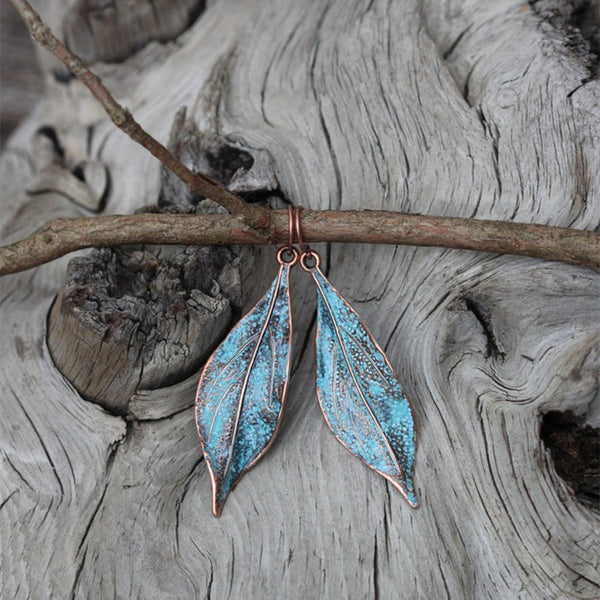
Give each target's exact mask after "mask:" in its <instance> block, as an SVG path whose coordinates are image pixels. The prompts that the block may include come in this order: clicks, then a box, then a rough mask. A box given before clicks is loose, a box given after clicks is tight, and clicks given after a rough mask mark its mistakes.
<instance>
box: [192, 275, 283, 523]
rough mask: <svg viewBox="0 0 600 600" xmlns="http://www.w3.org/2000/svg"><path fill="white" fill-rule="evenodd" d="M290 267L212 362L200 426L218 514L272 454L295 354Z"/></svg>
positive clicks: (202, 389)
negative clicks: (251, 471) (245, 476)
mask: <svg viewBox="0 0 600 600" xmlns="http://www.w3.org/2000/svg"><path fill="white" fill-rule="evenodd" d="M289 271H290V267H289V266H288V265H283V266H282V267H281V268H280V270H279V273H278V276H277V278H276V279H275V281H274V282H273V284H272V285H271V287H270V288H269V290H268V291H267V293H266V294H265V296H264V297H263V298H262V299H261V300H260V301H259V302H258V303H257V304H256V306H255V307H254V308H253V309H252V310H251V311H250V312H249V313H248V314H247V315H246V316H245V317H244V318H243V319H241V320H240V321H239V323H238V324H237V325H236V326H235V327H234V328H233V329H232V331H231V332H230V333H229V335H228V336H227V338H226V339H225V340H224V341H223V342H222V343H221V345H220V346H219V347H218V348H217V349H216V350H215V352H214V353H213V355H212V356H211V357H210V359H209V360H208V362H207V364H206V366H205V368H204V371H203V373H202V377H201V378H200V383H199V385H198V393H197V395H196V424H197V427H198V434H199V435H200V441H201V443H202V448H203V451H204V456H205V458H206V461H207V463H208V466H209V468H210V471H211V476H212V481H213V512H214V513H215V515H217V516H218V515H219V514H220V512H221V509H222V508H223V504H224V503H225V499H226V498H227V494H228V493H229V492H230V491H231V490H232V489H233V487H234V486H235V484H236V483H237V481H238V480H239V479H240V478H241V477H242V475H243V474H244V473H245V472H246V471H247V470H248V469H250V468H251V467H252V466H253V465H254V464H255V463H256V462H257V461H258V460H259V459H260V457H261V456H262V455H263V454H264V452H265V451H266V450H267V448H268V446H269V444H270V442H271V441H272V439H273V437H274V435H275V432H276V429H277V426H278V424H279V418H280V414H281V409H282V406H283V400H284V396H285V392H286V389H287V380H288V375H289V368H290V366H289V363H290V352H291V311H290V296H289Z"/></svg>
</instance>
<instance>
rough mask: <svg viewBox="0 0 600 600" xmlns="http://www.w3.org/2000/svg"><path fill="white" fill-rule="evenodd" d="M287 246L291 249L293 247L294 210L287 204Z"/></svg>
mask: <svg viewBox="0 0 600 600" xmlns="http://www.w3.org/2000/svg"><path fill="white" fill-rule="evenodd" d="M287 208H288V245H287V247H288V248H290V249H292V248H293V247H294V215H293V212H294V209H293V208H292V207H291V206H290V205H289V204H288V207H287Z"/></svg>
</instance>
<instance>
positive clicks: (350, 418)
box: [301, 251, 419, 507]
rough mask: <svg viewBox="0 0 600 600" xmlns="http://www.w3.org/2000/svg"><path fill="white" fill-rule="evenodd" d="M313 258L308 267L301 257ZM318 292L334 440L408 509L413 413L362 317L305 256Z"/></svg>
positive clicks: (413, 501) (321, 382) (322, 389)
mask: <svg viewBox="0 0 600 600" xmlns="http://www.w3.org/2000/svg"><path fill="white" fill-rule="evenodd" d="M307 256H308V257H312V258H316V265H315V266H314V267H308V268H307V267H306V264H305V263H306V261H305V257H307ZM301 264H302V266H303V267H304V268H305V270H308V271H310V273H311V274H312V276H313V278H314V280H315V283H316V284H317V290H318V309H317V311H318V314H317V334H316V340H315V345H316V358H317V395H318V397H319V403H320V405H321V409H322V411H323V415H324V416H325V420H326V421H327V425H328V426H329V428H330V429H331V431H332V432H333V433H334V435H335V436H336V438H337V439H338V440H339V441H340V442H341V443H342V444H343V445H344V446H345V447H346V448H347V449H348V450H350V452H352V454H354V455H355V456H357V457H358V458H360V459H361V460H362V461H363V462H365V463H366V464H367V465H368V466H369V467H371V468H372V469H374V470H375V471H377V472H378V473H380V474H381V475H383V476H384V477H385V478H386V479H388V480H389V481H390V482H391V483H392V484H393V485H394V486H395V487H396V488H397V489H398V490H399V491H400V493H401V494H402V495H403V496H404V497H405V498H406V500H407V501H408V503H409V504H410V505H411V506H414V507H417V506H418V504H419V501H418V499H417V497H416V495H415V490H414V486H413V471H414V462H415V450H416V430H415V420H414V415H413V409H412V406H411V404H410V402H409V401H408V398H407V397H406V395H405V394H404V391H403V390H402V386H401V385H400V382H399V381H398V379H397V377H396V375H395V374H394V371H393V370H392V367H391V366H390V363H389V361H388V359H387V357H386V356H385V354H384V352H383V350H382V349H381V348H380V347H379V345H378V344H377V342H376V341H375V340H374V339H373V337H372V336H371V334H370V333H369V331H368V330H367V328H366V327H365V325H364V323H363V322H362V321H361V319H360V317H359V316H358V315H357V314H356V312H355V311H354V310H353V309H352V307H351V306H350V305H349V304H348V302H346V300H345V299H344V298H343V297H342V295H341V294H340V293H339V292H338V291H337V290H336V289H335V288H334V287H333V286H332V285H331V283H329V281H328V280H327V278H326V277H325V276H324V275H323V273H322V272H321V270H320V269H319V260H318V255H317V254H316V253H314V252H310V251H309V253H307V254H304V255H303V256H302V259H301Z"/></svg>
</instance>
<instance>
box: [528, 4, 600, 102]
mask: <svg viewBox="0 0 600 600" xmlns="http://www.w3.org/2000/svg"><path fill="white" fill-rule="evenodd" d="M529 5H530V6H531V8H532V10H533V12H534V13H535V14H536V15H537V16H538V17H539V18H540V19H542V21H543V22H544V23H546V24H547V25H548V26H549V27H550V28H551V30H552V31H553V32H557V33H558V34H559V35H560V38H561V41H562V42H563V43H564V44H565V45H566V47H567V48H569V49H570V50H571V51H572V52H573V53H574V54H575V56H577V58H578V59H579V60H581V61H582V62H583V64H584V65H585V66H586V67H587V69H588V70H589V73H590V75H589V77H588V78H586V79H585V80H584V81H582V85H584V84H585V83H587V82H588V81H592V80H594V79H597V78H598V75H599V74H600V13H599V12H598V3H597V2H596V0H529ZM579 87H581V86H578V88H576V89H579ZM574 91H575V90H573V91H572V92H571V93H570V95H571V94H573V92H574Z"/></svg>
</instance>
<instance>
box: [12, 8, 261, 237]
mask: <svg viewBox="0 0 600 600" xmlns="http://www.w3.org/2000/svg"><path fill="white" fill-rule="evenodd" d="M10 3H11V4H12V5H13V6H14V7H15V9H16V10H17V12H18V13H19V15H20V16H21V18H22V19H23V21H24V23H25V25H26V26H27V28H28V29H29V33H30V34H31V35H32V36H33V37H34V38H35V39H36V40H37V41H38V42H39V43H40V44H41V45H42V46H44V48H46V49H47V50H49V51H50V52H52V54H54V56H56V58H58V60H60V61H61V62H62V63H63V64H64V65H65V66H66V67H67V68H68V69H69V70H70V71H71V73H73V75H75V76H76V77H77V78H78V79H80V80H81V81H82V82H83V83H84V84H85V85H86V86H87V88H88V89H89V90H90V91H91V92H92V94H93V95H94V96H95V98H96V99H97V100H98V101H99V102H100V104H102V107H103V108H104V110H105V111H106V113H107V114H108V116H109V117H110V118H111V120H112V122H113V123H114V124H115V125H116V126H117V127H119V129H121V130H122V131H124V132H125V133H126V134H127V135H128V136H129V137H130V138H131V139H132V140H134V141H135V142H137V143H138V144H141V145H142V146H143V147H144V148H146V150H148V151H149V152H150V153H152V154H153V155H154V156H155V157H156V158H158V160H159V161H160V162H161V163H162V164H163V165H164V166H165V167H167V168H168V169H170V170H171V171H173V173H175V175H177V177H179V179H181V181H183V182H184V183H185V184H187V185H188V186H189V188H190V189H191V190H192V191H194V192H198V193H200V194H202V195H204V196H206V197H207V198H210V199H211V200H213V201H214V202H217V203H218V204H220V205H221V206H223V207H224V208H226V209H227V210H228V211H229V212H230V213H233V214H239V215H243V216H244V217H246V218H247V219H248V220H249V222H250V223H251V224H252V225H253V226H254V227H256V228H268V226H269V220H270V213H269V211H268V210H266V209H264V208H263V207H261V206H259V205H253V204H248V203H247V202H245V201H244V199H243V198H240V196H238V195H237V194H234V193H233V192H230V191H229V190H227V189H226V188H224V187H223V186H221V185H220V184H219V183H218V182H216V181H215V180H214V179H212V178H210V177H208V176H207V175H204V174H203V173H195V172H194V171H191V170H190V169H188V168H187V167H186V166H185V165H184V164H183V163H182V162H181V161H180V160H179V159H178V158H177V157H176V156H175V155H174V154H173V153H172V152H170V151H169V150H168V149H167V148H166V147H165V146H163V145H162V144H161V143H160V142H159V141H157V140H156V139H155V138H153V137H152V136H151V135H150V134H149V133H147V132H146V131H145V130H144V129H143V128H142V127H141V125H140V124H139V123H138V122H137V121H136V120H135V119H134V118H133V117H132V115H131V113H130V112H129V111H128V110H126V109H125V108H123V107H122V106H121V105H120V104H119V103H118V102H117V101H116V100H115V99H114V97H113V96H112V94H111V93H110V92H109V91H108V90H107V89H106V88H105V87H104V85H103V84H102V81H101V79H100V78H99V77H98V76H97V75H96V74H94V73H93V72H92V71H90V69H88V68H87V67H86V66H85V65H84V64H83V62H82V61H81V59H80V58H79V57H77V56H76V55H75V54H73V53H72V52H71V51H70V50H68V49H67V48H66V47H65V46H64V44H62V43H61V42H60V41H59V40H58V39H57V38H56V36H55V35H54V34H53V33H52V31H51V29H50V28H49V27H48V26H47V25H46V24H45V23H44V22H43V20H42V18H41V17H40V15H39V14H38V13H37V12H36V11H35V10H34V9H33V8H32V7H31V5H30V4H29V3H28V2H27V1H26V0H10Z"/></svg>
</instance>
